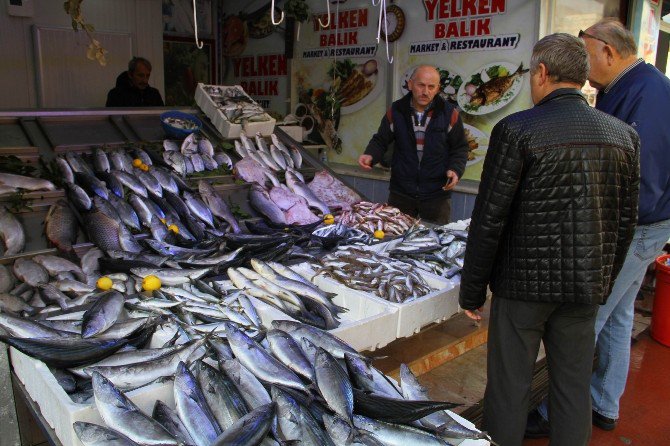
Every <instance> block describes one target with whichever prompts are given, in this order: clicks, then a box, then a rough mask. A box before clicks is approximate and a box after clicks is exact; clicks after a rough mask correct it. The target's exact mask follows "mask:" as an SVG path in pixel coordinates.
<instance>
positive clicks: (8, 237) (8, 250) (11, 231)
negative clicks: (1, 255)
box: [0, 206, 26, 256]
mask: <svg viewBox="0 0 670 446" xmlns="http://www.w3.org/2000/svg"><path fill="white" fill-rule="evenodd" d="M0 238H1V239H2V241H3V243H4V244H5V255H6V256H11V255H14V254H18V253H20V252H22V251H23V249H24V248H25V246H26V234H25V232H24V230H23V225H22V224H21V222H20V221H19V220H18V219H17V218H16V216H14V214H12V213H11V212H9V211H8V210H7V209H6V208H5V207H4V206H0Z"/></svg>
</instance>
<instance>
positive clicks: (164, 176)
mask: <svg viewBox="0 0 670 446" xmlns="http://www.w3.org/2000/svg"><path fill="white" fill-rule="evenodd" d="M149 173H150V174H151V175H153V177H154V178H156V180H158V182H159V183H160V185H161V187H162V188H163V189H167V190H169V191H170V192H172V193H173V194H178V193H179V186H178V185H177V183H176V182H175V180H174V178H173V177H172V175H170V172H168V171H166V170H164V169H162V168H160V167H153V168H152V169H151V170H149Z"/></svg>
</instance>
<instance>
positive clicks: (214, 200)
mask: <svg viewBox="0 0 670 446" xmlns="http://www.w3.org/2000/svg"><path fill="white" fill-rule="evenodd" d="M198 191H199V192H200V196H201V197H202V199H203V200H204V201H205V203H207V205H208V206H209V209H210V210H211V212H212V214H214V215H216V216H217V217H219V218H221V219H223V220H224V221H225V222H226V223H228V224H229V225H230V227H231V228H232V229H233V232H234V233H236V234H237V233H239V232H241V229H240V225H239V223H238V222H237V219H236V218H235V216H234V215H233V213H232V212H231V211H230V207H228V204H226V202H225V200H224V199H223V198H222V197H221V196H220V195H219V194H218V193H216V191H215V190H214V188H213V187H212V185H211V184H209V183H208V182H207V181H205V180H200V182H199V183H198Z"/></svg>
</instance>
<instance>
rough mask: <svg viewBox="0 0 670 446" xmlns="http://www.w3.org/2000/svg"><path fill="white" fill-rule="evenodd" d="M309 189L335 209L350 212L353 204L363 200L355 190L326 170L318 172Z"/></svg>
mask: <svg viewBox="0 0 670 446" xmlns="http://www.w3.org/2000/svg"><path fill="white" fill-rule="evenodd" d="M307 187H309V189H310V190H311V191H312V192H314V195H316V197H317V198H319V199H320V200H321V201H322V202H324V203H325V204H326V205H327V206H328V207H329V208H333V209H343V210H350V209H351V205H352V204H355V203H358V202H359V201H361V200H362V198H361V196H360V195H358V194H357V193H356V192H355V191H354V190H353V189H351V188H349V187H348V186H346V185H345V184H344V183H343V182H341V181H340V180H338V179H337V178H335V177H334V176H332V175H331V174H330V173H328V171H326V170H321V171H319V172H317V173H316V174H315V175H314V179H313V180H312V181H311V182H310V183H309V184H308V185H307Z"/></svg>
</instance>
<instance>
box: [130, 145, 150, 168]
mask: <svg viewBox="0 0 670 446" xmlns="http://www.w3.org/2000/svg"><path fill="white" fill-rule="evenodd" d="M134 152H135V156H136V157H137V158H139V159H140V160H142V162H143V163H144V164H146V165H147V166H152V165H153V161H151V157H150V156H149V154H148V153H147V152H145V151H144V150H142V149H141V148H139V147H135V149H134Z"/></svg>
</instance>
